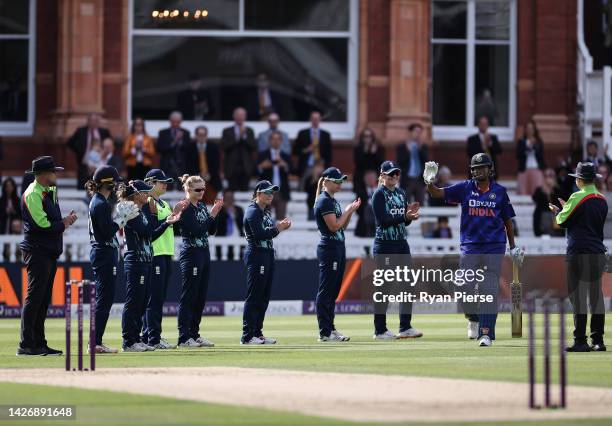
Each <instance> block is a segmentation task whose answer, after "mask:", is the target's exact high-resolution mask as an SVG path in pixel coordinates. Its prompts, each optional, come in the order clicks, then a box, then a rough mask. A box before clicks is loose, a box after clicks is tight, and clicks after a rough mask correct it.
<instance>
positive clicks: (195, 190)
mask: <svg viewBox="0 0 612 426" xmlns="http://www.w3.org/2000/svg"><path fill="white" fill-rule="evenodd" d="M205 189H206V188H192V189H191V190H192V191H193V192H204V190H205Z"/></svg>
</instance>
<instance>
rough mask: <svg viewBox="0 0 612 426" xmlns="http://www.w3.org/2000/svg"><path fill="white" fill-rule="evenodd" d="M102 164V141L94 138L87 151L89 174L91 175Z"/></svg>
mask: <svg viewBox="0 0 612 426" xmlns="http://www.w3.org/2000/svg"><path fill="white" fill-rule="evenodd" d="M103 165H104V161H103V160H102V142H101V141H100V140H98V139H94V140H93V141H92V142H91V148H90V150H89V152H88V153H87V167H88V168H89V174H90V175H92V176H93V174H94V172H95V171H96V169H97V168H98V167H100V166H103Z"/></svg>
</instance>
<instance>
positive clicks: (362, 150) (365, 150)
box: [353, 127, 385, 194]
mask: <svg viewBox="0 0 612 426" xmlns="http://www.w3.org/2000/svg"><path fill="white" fill-rule="evenodd" d="M384 160H385V149H384V148H383V147H382V145H381V144H380V143H379V142H378V139H376V134H375V133H374V131H373V130H372V129H370V128H369V127H366V128H365V129H363V130H362V131H361V133H360V135H359V142H358V143H357V146H356V147H355V149H354V151H353V161H354V164H355V171H354V173H353V191H354V192H355V193H356V194H359V193H361V192H363V191H364V190H365V183H364V175H365V174H366V172H367V171H368V170H372V171H374V174H375V175H377V174H378V170H379V169H380V165H381V164H382V162H383V161H384Z"/></svg>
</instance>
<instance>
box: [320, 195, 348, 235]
mask: <svg viewBox="0 0 612 426" xmlns="http://www.w3.org/2000/svg"><path fill="white" fill-rule="evenodd" d="M328 214H334V215H336V218H339V217H340V216H342V207H340V203H339V202H338V201H336V199H335V198H334V197H332V196H331V195H329V194H328V193H327V191H322V192H321V194H319V196H318V197H317V200H316V201H315V206H314V215H315V219H316V221H317V227H318V228H319V232H320V233H321V244H322V245H325V244H337V243H342V244H344V229H342V228H340V229H338V230H337V231H336V232H332V231H330V230H329V228H328V227H327V224H326V223H325V219H323V216H325V215H328Z"/></svg>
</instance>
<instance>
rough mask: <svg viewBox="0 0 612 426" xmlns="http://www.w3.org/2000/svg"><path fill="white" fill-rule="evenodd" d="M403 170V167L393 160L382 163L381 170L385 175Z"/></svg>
mask: <svg viewBox="0 0 612 426" xmlns="http://www.w3.org/2000/svg"><path fill="white" fill-rule="evenodd" d="M396 171H397V172H401V171H402V169H400V168H399V167H397V164H395V163H394V162H393V161H384V162H383V163H382V164H381V165H380V172H381V173H383V174H385V175H390V174H392V173H394V172H396Z"/></svg>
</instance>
